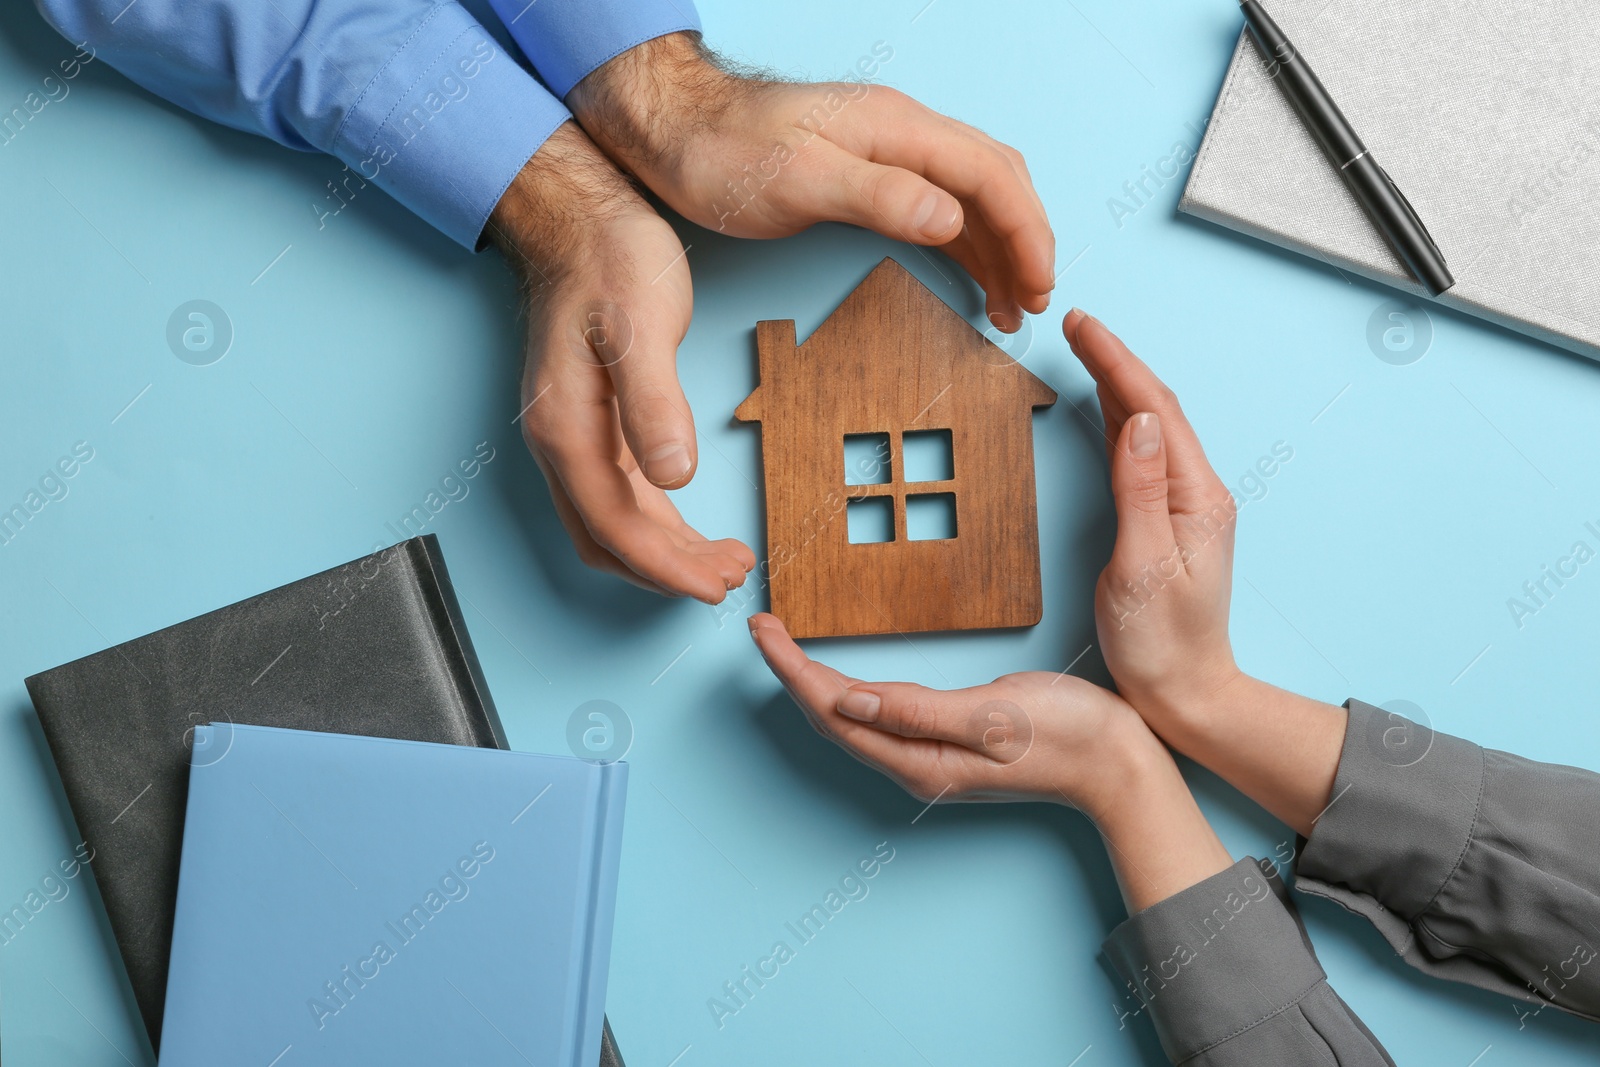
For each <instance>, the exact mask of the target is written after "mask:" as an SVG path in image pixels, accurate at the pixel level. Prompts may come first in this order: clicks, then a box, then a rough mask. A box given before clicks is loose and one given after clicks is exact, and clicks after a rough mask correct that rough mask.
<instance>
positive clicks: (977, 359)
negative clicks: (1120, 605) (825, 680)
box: [734, 259, 1056, 637]
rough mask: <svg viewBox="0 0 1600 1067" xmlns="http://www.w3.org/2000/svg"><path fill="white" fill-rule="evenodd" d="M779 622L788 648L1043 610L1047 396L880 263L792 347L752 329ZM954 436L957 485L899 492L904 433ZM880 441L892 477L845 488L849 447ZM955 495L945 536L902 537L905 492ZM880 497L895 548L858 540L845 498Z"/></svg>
mask: <svg viewBox="0 0 1600 1067" xmlns="http://www.w3.org/2000/svg"><path fill="white" fill-rule="evenodd" d="M756 348H757V353H758V361H759V373H760V385H759V386H757V388H756V390H755V391H754V392H753V393H751V394H750V395H749V396H748V397H747V398H745V400H744V402H743V403H741V404H740V405H739V407H738V409H737V411H736V412H735V413H734V416H735V418H738V419H741V420H743V421H746V422H759V423H761V456H762V462H763V465H764V467H765V475H766V497H767V567H768V578H769V581H770V589H771V596H772V612H773V614H775V615H777V616H778V617H779V618H780V619H782V620H783V621H784V624H785V625H786V626H787V627H788V628H789V632H790V633H792V634H793V635H794V636H796V637H839V636H846V635H856V634H884V633H910V632H915V631H926V630H968V629H988V628H993V627H1004V626H1032V625H1034V624H1035V623H1037V622H1038V621H1039V619H1040V617H1041V616H1042V615H1043V613H1044V598H1043V592H1042V590H1041V587H1040V581H1039V520H1038V508H1037V505H1036V501H1035V490H1034V475H1033V419H1032V409H1033V408H1036V407H1048V406H1049V405H1051V404H1053V403H1055V400H1056V394H1055V392H1054V390H1052V389H1051V388H1050V387H1049V386H1047V385H1045V384H1044V383H1043V382H1042V381H1040V380H1039V379H1038V378H1036V377H1034V376H1033V375H1032V374H1030V373H1029V372H1028V371H1026V370H1024V369H1023V368H1022V366H1021V365H1020V364H1018V363H1017V362H1016V361H1015V360H1013V359H1012V358H1011V357H1010V356H1009V355H1007V354H1006V353H1005V352H1004V351H1002V350H1001V349H1000V348H998V347H997V346H995V345H993V344H991V343H990V342H989V341H987V340H985V339H984V337H983V335H982V334H981V333H979V332H978V331H977V330H975V329H973V328H972V326H971V325H970V324H969V323H968V322H967V321H966V320H965V319H963V318H962V317H961V316H960V315H958V314H957V313H956V312H955V311H954V310H953V309H951V308H950V307H949V306H948V305H946V304H945V303H944V302H943V301H942V300H940V299H939V298H938V297H937V296H935V295H934V294H933V293H931V292H929V291H928V289H927V288H926V287H925V286H923V284H922V283H921V282H919V281H917V280H916V278H914V277H912V275H911V274H910V273H909V272H908V271H907V270H906V269H905V268H904V267H902V266H900V264H898V263H896V262H895V261H894V260H892V259H885V260H883V262H881V263H879V264H878V265H877V267H875V268H874V269H873V271H872V273H871V274H869V275H868V276H867V278H866V280H865V281H863V282H862V283H861V284H860V285H859V286H858V287H857V288H856V289H855V291H854V292H852V293H851V294H850V295H849V296H848V297H847V298H846V299H845V301H844V303H842V304H840V305H839V307H838V309H837V310H835V311H834V313H833V314H832V315H830V316H829V317H828V319H827V321H825V322H824V323H823V324H822V325H821V326H820V327H818V328H817V330H816V332H814V333H813V334H812V335H811V336H810V337H809V338H807V339H806V342H805V344H803V345H796V343H795V328H794V322H793V321H790V320H784V321H775V322H759V323H757V324H756ZM918 430H948V431H950V441H951V448H952V451H953V459H954V468H953V470H954V476H953V477H951V478H949V479H945V480H941V481H935V482H915V483H909V484H908V483H907V482H906V481H905V465H904V449H903V444H902V434H905V433H910V432H913V431H918ZM850 434H887V435H888V439H889V449H888V451H889V455H888V457H887V458H888V463H889V479H888V481H887V482H884V483H882V484H873V485H847V484H846V479H845V457H844V439H845V437H846V436H847V435H850ZM920 493H952V494H954V496H955V509H956V531H955V536H954V537H953V538H948V539H943V540H927V541H910V540H907V531H906V497H907V496H908V495H913V494H920ZM863 497H888V498H889V499H890V500H892V502H893V506H894V537H893V540H891V541H888V542H884V543H877V544H851V543H850V540H849V534H848V522H847V518H846V508H847V506H848V502H849V501H850V500H851V499H856V498H863Z"/></svg>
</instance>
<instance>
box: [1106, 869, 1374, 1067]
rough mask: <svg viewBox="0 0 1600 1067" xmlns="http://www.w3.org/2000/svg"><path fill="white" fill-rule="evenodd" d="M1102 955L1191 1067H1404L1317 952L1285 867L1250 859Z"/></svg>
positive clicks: (1143, 917) (1112, 940) (1141, 916)
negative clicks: (1332, 980)
mask: <svg viewBox="0 0 1600 1067" xmlns="http://www.w3.org/2000/svg"><path fill="white" fill-rule="evenodd" d="M1103 951H1104V952H1105V954H1106V957H1107V959H1109V960H1110V962H1111V965H1112V966H1113V967H1114V968H1115V969H1116V971H1117V973H1118V974H1119V975H1121V977H1122V979H1123V981H1125V982H1126V983H1127V986H1128V989H1129V991H1130V993H1132V994H1134V995H1135V996H1137V997H1138V999H1139V1001H1140V1002H1141V1003H1142V1004H1143V1005H1144V1007H1143V1009H1141V1010H1144V1011H1148V1013H1149V1015H1150V1017H1151V1019H1152V1020H1153V1021H1154V1023H1155V1027H1156V1032H1157V1034H1158V1035H1159V1036H1160V1038H1161V1047H1162V1048H1163V1049H1164V1050H1165V1051H1166V1053H1167V1056H1168V1058H1170V1059H1171V1060H1172V1062H1173V1063H1174V1064H1185V1065H1187V1067H1300V1065H1305V1067H1384V1065H1387V1067H1394V1064H1393V1061H1392V1060H1390V1059H1389V1056H1388V1054H1387V1053H1385V1052H1384V1050H1383V1046H1382V1045H1380V1044H1379V1043H1378V1040H1377V1038H1375V1037H1373V1036H1372V1034H1371V1033H1370V1032H1369V1031H1368V1030H1367V1028H1366V1027H1365V1026H1363V1025H1362V1024H1361V1021H1360V1020H1359V1019H1357V1018H1356V1016H1355V1014H1354V1013H1353V1012H1351V1011H1350V1009H1349V1008H1348V1007H1347V1006H1346V1005H1345V1003H1344V1001H1343V1000H1340V999H1339V995H1338V994H1337V993H1335V992H1334V991H1333V989H1332V988H1331V987H1330V986H1329V985H1328V980H1327V976H1326V975H1324V974H1323V972H1322V966H1321V964H1319V963H1318V962H1317V958H1316V956H1315V954H1313V953H1312V951H1311V943H1310V941H1308V940H1307V939H1306V934H1305V930H1304V928H1303V927H1302V926H1301V925H1300V918H1299V916H1298V915H1297V914H1296V913H1295V911H1294V906H1293V905H1292V904H1291V903H1290V902H1289V899H1288V894H1287V892H1286V891H1285V889H1284V887H1283V882H1282V880H1281V879H1279V877H1278V874H1277V868H1276V866H1275V865H1274V864H1272V863H1271V862H1270V861H1269V862H1265V863H1262V862H1258V861H1256V860H1253V859H1248V858H1247V859H1242V860H1240V861H1239V862H1238V863H1236V864H1234V865H1233V866H1232V867H1230V868H1228V869H1227V870H1225V871H1222V872H1221V873H1219V874H1215V875H1212V876H1211V877H1210V878H1207V879H1206V880H1205V881H1203V882H1200V883H1198V884H1196V885H1192V886H1190V887H1189V888H1188V889H1185V890H1183V891H1182V892H1181V893H1176V894H1174V895H1173V896H1170V897H1168V898H1167V899H1166V900H1163V901H1161V902H1160V903H1159V904H1156V905H1154V906H1153V907H1150V908H1146V909H1145V910H1144V911H1141V912H1139V913H1138V914H1137V915H1134V916H1133V917H1131V918H1130V919H1128V921H1126V922H1124V923H1122V924H1121V925H1120V926H1118V927H1117V928H1116V929H1115V930H1113V931H1111V936H1110V937H1108V938H1107V939H1106V942H1105V945H1104V946H1103Z"/></svg>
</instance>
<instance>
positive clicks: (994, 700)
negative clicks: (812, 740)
mask: <svg viewBox="0 0 1600 1067" xmlns="http://www.w3.org/2000/svg"><path fill="white" fill-rule="evenodd" d="M750 635H751V637H753V638H754V639H755V642H756V647H757V648H759V649H760V650H761V655H762V656H763V657H764V658H765V659H766V661H767V666H769V667H771V668H772V673H773V674H775V675H777V676H778V680H779V681H781V682H782V683H783V685H784V688H786V689H788V690H789V694H790V696H792V697H794V700H795V703H797V704H799V705H800V709H801V710H802V711H803V712H805V715H806V718H807V719H809V720H811V725H812V726H814V727H815V728H816V729H817V732H818V733H821V734H822V735H823V736H825V737H828V738H830V739H831V740H832V741H833V742H834V743H835V744H837V745H839V747H840V748H843V749H844V750H845V751H846V752H849V753H850V754H851V755H852V756H854V757H855V758H856V759H858V760H860V761H861V762H863V763H865V764H867V765H868V766H870V767H875V768H877V769H878V770H880V771H882V772H883V773H884V774H887V775H888V776H889V777H890V778H893V779H894V780H895V781H896V782H899V783H900V785H902V786H904V787H905V788H906V789H907V790H908V791H909V792H910V793H912V795H914V796H916V797H917V798H918V799H920V800H923V801H926V802H927V803H929V804H930V805H931V804H935V803H938V802H940V801H945V800H990V801H994V800H1043V801H1050V802H1054V803H1057V804H1062V803H1065V804H1068V805H1070V806H1072V807H1075V808H1078V809H1079V810H1081V811H1082V812H1083V813H1084V814H1085V815H1087V816H1089V818H1090V819H1092V820H1093V821H1094V824H1095V827H1096V828H1097V829H1098V830H1099V831H1100V834H1101V836H1102V837H1103V838H1104V840H1105V842H1106V849H1107V852H1108V853H1109V854H1110V859H1111V864H1112V867H1113V868H1114V869H1115V870H1116V873H1117V884H1118V885H1119V886H1120V887H1121V889H1122V897H1123V901H1124V902H1125V903H1126V904H1127V906H1128V911H1129V913H1130V914H1132V913H1133V912H1137V911H1141V910H1143V909H1145V908H1147V907H1149V906H1150V905H1152V904H1154V903H1156V902H1157V901H1160V900H1164V899H1166V898H1167V897H1169V896H1171V895H1172V894H1173V893H1176V892H1178V891H1180V890H1182V889H1185V888H1187V887H1189V886H1191V885H1194V884H1195V883H1196V882H1199V881H1201V880H1202V879H1204V878H1208V877H1210V876H1211V875H1213V874H1216V873H1217V872H1218V871H1220V870H1223V869H1225V868H1226V867H1228V866H1229V864H1230V863H1231V862H1232V860H1231V859H1230V857H1229V856H1228V851H1227V849H1225V848H1223V847H1222V843H1221V842H1220V841H1218V840H1217V835H1216V834H1215V833H1214V832H1212V829H1211V827H1210V825H1209V824H1208V823H1207V822H1206V820H1205V817H1204V816H1203V815H1202V814H1201V813H1200V809H1199V807H1198V806H1196V804H1195V802H1194V797H1193V796H1191V795H1190V793H1189V788H1188V786H1187V785H1185V784H1184V781H1183V776H1182V775H1181V774H1179V773H1178V767H1177V765H1176V764H1175V763H1173V761H1172V757H1171V756H1170V755H1169V754H1168V753H1167V750H1166V749H1165V748H1164V747H1162V744H1161V742H1160V741H1158V740H1156V738H1155V735H1154V734H1152V733H1151V732H1150V730H1149V728H1148V727H1147V726H1145V724H1144V723H1143V722H1141V721H1140V719H1139V716H1138V715H1137V714H1136V713H1135V712H1134V710H1133V709H1132V708H1130V707H1129V706H1128V705H1127V703H1126V702H1125V701H1123V700H1122V698H1121V697H1119V696H1117V695H1116V694H1115V693H1110V692H1107V691H1106V690H1104V689H1101V688H1100V687H1099V686H1097V685H1092V684H1091V683H1089V682H1086V681H1084V680H1083V679H1081V678H1074V677H1072V676H1071V675H1067V674H1050V673H1048V672H1030V673H1025V674H1009V675H1006V676H1005V677H1004V678H998V679H996V680H995V681H993V682H990V683H989V684H988V685H979V686H974V687H973V688H971V689H957V690H953V691H951V692H941V691H939V690H936V689H927V688H924V687H923V686H920V685H911V684H909V683H906V682H861V681H857V680H856V679H854V678H850V677H847V676H845V675H843V674H840V673H839V672H838V671H836V670H833V669H832V668H831V667H825V666H823V665H822V664H820V663H816V662H813V661H812V660H811V659H809V658H807V656H806V654H805V653H804V652H802V651H801V650H800V647H799V646H798V645H796V644H795V643H794V641H793V640H792V639H791V638H790V637H789V633H788V631H787V630H785V629H784V628H783V623H781V622H779V621H778V620H777V618H775V617H774V616H772V615H767V614H761V615H756V616H754V617H753V618H752V619H751V620H750Z"/></svg>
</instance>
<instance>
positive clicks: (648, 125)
mask: <svg viewBox="0 0 1600 1067" xmlns="http://www.w3.org/2000/svg"><path fill="white" fill-rule="evenodd" d="M567 103H568V106H570V107H571V108H572V112H573V114H574V115H575V116H576V117H577V119H578V121H579V122H580V123H582V125H583V127H584V129H586V130H587V131H588V132H589V135H590V136H591V137H593V138H594V139H595V141H596V143H598V144H599V145H600V147H601V148H602V149H604V150H605V151H606V153H607V154H608V155H610V156H611V158H612V159H613V160H615V161H616V162H617V164H618V165H619V166H621V167H622V168H623V169H625V170H627V171H629V172H630V173H632V174H634V175H635V176H636V177H638V178H639V180H640V181H642V182H643V183H644V184H645V185H647V186H649V188H650V189H651V190H652V191H653V192H655V193H656V195H658V196H660V197H661V198H662V199H663V200H665V201H666V202H667V203H668V204H669V205H670V206H671V207H672V208H673V209H674V210H675V211H677V212H679V213H680V214H682V215H683V216H684V217H685V218H688V219H690V220H692V221H694V222H697V223H699V224H700V225H702V226H705V227H707V228H709V229H713V230H718V231H721V232H723V233H728V234H732V235H734V236H736V237H782V236H785V235H788V234H792V233H797V232H799V231H800V230H803V229H805V228H806V227H808V226H811V225H812V224H813V223H817V222H824V221H834V222H848V223H854V224H856V225H858V226H863V227H866V228H867V229H870V230H875V231H877V232H878V233H881V234H883V235H884V236H886V237H890V238H894V239H896V240H901V241H907V242H910V243H912V244H919V245H937V246H939V247H941V248H943V249H944V251H946V252H948V253H949V254H950V255H951V257H952V258H954V259H955V260H956V261H957V262H958V263H960V264H961V265H962V267H964V268H965V269H966V270H967V272H968V273H969V274H971V275H972V276H973V278H975V279H977V281H978V284H979V285H981V286H982V287H983V289H984V291H985V293H987V294H988V302H987V303H988V314H989V319H990V321H991V322H993V323H994V324H995V325H996V326H998V327H999V328H1000V329H1002V330H1006V331H1011V330H1015V329H1017V328H1018V327H1019V326H1021V324H1022V312H1023V311H1024V310H1027V311H1030V312H1033V313H1035V314H1037V313H1039V312H1042V311H1043V310H1044V309H1045V307H1046V305H1047V304H1048V303H1049V293H1050V290H1051V289H1052V288H1053V287H1054V285H1055V278H1054V269H1055V268H1054V263H1055V237H1054V235H1053V234H1052V233H1051V231H1050V223H1049V221H1048V220H1047V219H1046V218H1045V212H1044V205H1043V204H1042V203H1041V202H1040V200H1039V196H1038V194H1037V193H1036V192H1034V189H1033V181H1032V179H1031V178H1030V177H1029V175H1028V168H1027V165H1026V164H1025V163H1024V162H1023V159H1022V155H1021V153H1019V152H1017V151H1016V150H1015V149H1013V148H1011V147H1009V146H1007V145H1004V144H1001V143H1000V142H999V141H996V140H994V139H993V138H992V137H989V136H987V135H986V134H984V133H982V132H980V131H978V130H975V129H973V128H972V127H970V126H967V125H964V124H962V123H960V122H956V121H955V120H953V119H949V118H946V117H944V116H943V115H939V114H937V113H936V112H933V111H930V110H929V109H927V108H925V107H923V106H922V105H921V104H919V103H917V102H916V101H915V100H912V99H910V98H909V97H907V96H905V95H904V94H902V93H899V92H896V91H895V90H893V89H889V88H886V87H884V86H880V85H872V84H868V83H864V82H835V83H824V84H816V85H805V84H793V83H787V82H779V81H770V80H766V79H763V78H756V77H741V76H737V75H735V74H732V73H729V72H728V71H726V70H724V69H723V68H722V67H721V66H719V65H718V64H717V63H716V62H715V61H714V59H713V57H711V55H710V54H709V53H708V52H707V51H706V50H705V49H704V48H703V46H702V45H701V43H700V39H699V37H698V36H696V35H694V34H688V33H676V34H668V35H667V36H665V37H660V38H657V39H655V40H653V41H648V42H646V43H645V44H642V45H640V46H638V47H637V48H634V49H631V50H630V51H628V52H625V53H623V54H622V55H620V56H618V57H617V58H615V59H613V60H611V61H609V62H607V63H605V64H603V65H602V66H600V67H599V68H598V69H596V70H595V71H594V72H593V73H591V74H590V75H589V76H588V77H587V78H585V79H584V80H583V81H581V82H579V83H578V85H577V87H576V88H575V89H574V90H573V91H572V93H571V94H570V95H569V96H568V97H567Z"/></svg>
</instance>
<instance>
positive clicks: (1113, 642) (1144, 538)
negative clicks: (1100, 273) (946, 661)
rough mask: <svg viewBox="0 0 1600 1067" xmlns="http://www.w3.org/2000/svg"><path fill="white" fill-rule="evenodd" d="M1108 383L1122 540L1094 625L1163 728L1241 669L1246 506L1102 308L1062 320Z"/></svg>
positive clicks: (1102, 586) (1137, 700) (1173, 725)
mask: <svg viewBox="0 0 1600 1067" xmlns="http://www.w3.org/2000/svg"><path fill="white" fill-rule="evenodd" d="M1062 331H1063V332H1064V333H1065V334H1066V337H1067V342H1068V343H1069V344H1070V345H1071V346H1072V351H1073V353H1074V354H1075V355H1076V356H1077V357H1078V359H1079V360H1080V361H1081V362H1082V363H1083V365H1084V367H1085V369H1087V370H1088V371H1089V373H1090V375H1092V376H1093V378H1094V380H1095V382H1096V384H1097V385H1098V387H1099V388H1098V393H1099V398H1100V409H1101V412H1102V413H1103V414H1104V416H1105V424H1106V438H1107V446H1108V452H1109V456H1110V462H1111V489H1112V493H1113V495H1114V496H1115V497H1116V510H1117V540H1116V546H1115V548H1114V549H1113V550H1112V553H1111V560H1110V562H1109V563H1107V564H1106V567H1105V569H1104V570H1103V571H1102V572H1101V574H1100V579H1099V582H1098V583H1097V585H1096V587H1095V625H1096V629H1097V630H1098V632H1099V637H1100V649H1101V652H1102V654H1103V655H1104V656H1105V661H1106V665H1107V666H1108V667H1109V668H1110V669H1111V675H1112V677H1113V678H1115V679H1116V682H1117V689H1118V690H1119V691H1120V692H1121V694H1122V695H1123V696H1124V697H1125V698H1126V699H1127V700H1128V702H1129V703H1131V704H1132V705H1133V706H1134V707H1135V708H1136V709H1137V710H1138V711H1139V714H1140V715H1141V716H1143V717H1144V719H1145V721H1146V722H1148V723H1149V724H1150V726H1151V727H1152V728H1153V729H1154V730H1155V731H1156V732H1157V733H1159V734H1162V735H1163V736H1164V737H1167V739H1168V740H1169V741H1172V740H1173V737H1172V736H1170V735H1171V734H1173V733H1176V732H1178V731H1181V729H1182V728H1183V726H1184V725H1185V723H1186V722H1188V721H1192V720H1193V719H1194V718H1195V717H1197V716H1202V715H1204V714H1205V713H1206V709H1207V708H1208V707H1210V706H1213V704H1214V702H1215V701H1216V699H1217V698H1218V697H1219V696H1220V695H1221V694H1222V693H1223V692H1224V691H1225V690H1227V689H1229V688H1230V687H1231V686H1232V685H1233V684H1234V683H1235V682H1236V681H1237V680H1238V679H1239V677H1240V673H1239V669H1238V667H1237V666H1235V664H1234V660H1233V649H1232V646H1231V645H1230V644H1229V642H1228V602H1229V599H1230V595H1231V591H1232V583H1233V534H1234V521H1235V514H1236V506H1235V503H1234V500H1233V497H1232V495H1231V494H1230V493H1229V492H1228V490H1227V488H1226V487H1225V486H1224V485H1223V484H1222V479H1220V478H1218V477H1217V475H1216V472H1215V471H1213V470H1212V469H1211V464H1210V463H1209V462H1207V460H1206V455H1205V451H1204V450H1203V449H1202V448H1201V447H1200V441H1199V439H1198V438H1197V437H1196V436H1195V432H1194V428H1193V427H1191V426H1190V425H1189V421H1188V419H1186V418H1185V417H1184V414H1183V409H1182V408H1180V407H1179V406H1178V398H1177V397H1176V396H1174V395H1173V393H1172V390H1171V389H1168V388H1167V386H1166V385H1165V384H1163V383H1162V381H1161V379H1159V378H1157V377H1156V376H1155V374H1154V373H1153V372H1152V371H1151V370H1150V368H1149V367H1147V366H1145V365H1144V363H1142V362H1140V360H1139V358H1138V357H1137V356H1135V355H1134V354H1133V353H1132V352H1130V351H1128V349H1127V346H1125V345H1124V344H1123V343H1122V342H1121V341H1120V340H1118V339H1117V337H1116V335H1114V334H1113V333H1112V332H1111V331H1110V330H1108V329H1106V327H1105V325H1104V324H1103V323H1101V322H1100V320H1098V319H1096V318H1094V317H1092V316H1090V315H1086V314H1085V313H1084V312H1082V311H1079V310H1078V309H1076V308H1074V309H1073V310H1072V311H1071V312H1070V313H1069V314H1068V315H1067V318H1066V321H1064V322H1063V323H1062Z"/></svg>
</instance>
